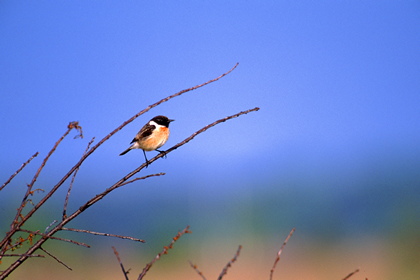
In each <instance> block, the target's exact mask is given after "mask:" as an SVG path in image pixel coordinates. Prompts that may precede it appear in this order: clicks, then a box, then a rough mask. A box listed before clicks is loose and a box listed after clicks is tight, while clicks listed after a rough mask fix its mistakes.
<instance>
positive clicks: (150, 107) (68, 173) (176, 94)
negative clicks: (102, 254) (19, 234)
mask: <svg viewBox="0 0 420 280" xmlns="http://www.w3.org/2000/svg"><path fill="white" fill-rule="evenodd" d="M238 64H239V63H236V64H235V66H234V67H232V68H231V69H230V70H229V71H227V72H226V73H224V74H222V75H220V76H219V77H217V78H215V79H212V80H209V81H207V82H205V83H202V84H200V85H197V86H194V87H191V88H188V89H184V90H181V91H180V92H177V93H175V94H173V95H170V96H168V97H166V98H163V99H161V100H160V101H158V102H156V103H154V104H152V105H149V106H148V107H146V108H145V109H143V110H141V111H140V112H138V113H137V114H135V115H134V116H133V117H131V118H130V119H128V120H127V121H125V122H123V123H122V124H121V125H120V126H118V127H117V128H116V129H114V130H113V131H112V132H110V133H109V134H108V135H106V136H105V137H104V138H103V139H102V140H101V141H99V142H98V143H97V144H96V145H94V146H93V147H92V148H91V149H90V150H89V151H88V152H87V153H86V154H85V155H83V156H82V157H81V158H80V160H79V161H78V162H77V163H76V164H75V165H74V166H73V167H72V168H71V169H70V170H69V171H68V172H67V174H65V175H64V176H63V178H61V180H60V181H59V182H58V183H57V184H56V185H55V186H54V187H53V188H52V189H51V190H50V192H49V193H48V194H46V195H45V196H44V198H42V199H41V200H40V201H39V202H38V203H37V204H36V205H35V206H34V207H33V208H32V209H31V210H30V211H29V212H28V213H27V214H26V215H25V216H24V217H23V216H21V220H20V221H19V222H17V219H16V227H15V228H19V227H21V226H22V225H23V224H24V223H25V222H26V221H27V220H28V219H29V218H30V217H31V216H32V215H33V214H34V213H35V212H36V211H37V210H38V209H39V208H40V207H41V206H42V205H43V204H44V203H45V202H46V201H47V200H48V199H49V198H50V197H51V196H52V195H53V194H54V193H55V192H56V191H57V190H58V188H59V187H60V186H61V185H62V184H63V183H64V182H65V181H66V180H67V179H68V178H69V177H70V175H71V174H73V172H74V171H75V170H76V169H77V168H79V167H80V166H81V165H82V163H83V162H84V161H85V160H86V158H88V157H89V156H90V155H91V154H92V153H93V152H94V151H95V150H96V149H97V148H98V147H100V146H101V145H102V144H103V143H104V142H105V141H107V140H108V139H109V138H111V137H112V136H113V135H114V134H115V133H117V132H118V131H120V130H121V129H123V128H124V127H125V126H126V125H128V124H129V123H131V122H132V121H134V120H135V119H136V118H137V117H139V116H141V115H143V114H144V113H146V112H148V111H149V110H151V109H152V108H154V107H156V106H158V105H160V104H162V103H164V102H166V101H169V100H170V99H172V98H174V97H177V96H180V95H182V94H184V93H186V92H189V91H193V90H195V89H198V88H201V87H203V86H205V85H208V84H210V83H213V82H216V81H218V80H219V79H221V78H223V77H224V76H226V75H228V74H229V73H231V72H232V71H233V70H234V69H235V68H236V67H237V66H238ZM71 124H72V123H70V124H69V126H68V128H69V129H71V128H76V129H78V130H79V131H81V129H79V128H80V126H79V125H78V123H74V124H75V125H71ZM142 168H144V167H142ZM142 168H141V169H142ZM137 172H138V171H137ZM137 172H134V173H133V174H132V175H134V174H135V173H137ZM132 175H131V176H132ZM131 176H129V177H126V178H124V179H123V180H122V181H121V182H119V184H121V183H123V182H124V181H126V180H127V179H129V178H130V177H131ZM117 187H118V186H117ZM110 191H111V190H110ZM107 193H108V192H107ZM107 193H105V195H106V194H107ZM101 198H102V197H101ZM101 198H99V199H101ZM99 199H98V200H99ZM96 201H97V200H96V197H95V198H94V199H93V200H92V201H89V202H88V203H86V204H85V205H84V206H82V207H83V209H86V208H88V207H89V206H91V205H92V204H93V203H95V202H96ZM82 207H81V208H82ZM81 212H83V211H81ZM74 214H75V216H77V215H78V214H80V212H78V213H77V214H76V213H74ZM19 216H20V213H19V215H17V217H19ZM75 216H74V217H75ZM74 217H73V218H74ZM73 218H71V219H68V218H67V219H66V220H67V222H69V221H70V220H72V219H73ZM67 222H65V223H67ZM65 223H64V224H65ZM14 232H15V231H13V228H12V229H11V230H10V231H9V232H8V233H7V234H6V236H5V237H4V238H3V240H2V241H1V243H0V248H3V250H4V248H5V247H6V246H5V245H6V244H7V242H9V239H10V238H11V237H12V235H13V234H14ZM2 253H4V252H3V251H2ZM0 258H1V254H0ZM21 261H22V260H19V263H20V262H21ZM8 273H9V272H8Z"/></svg>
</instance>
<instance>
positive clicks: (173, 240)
mask: <svg viewBox="0 0 420 280" xmlns="http://www.w3.org/2000/svg"><path fill="white" fill-rule="evenodd" d="M189 228H190V226H187V227H186V228H184V230H182V231H180V232H178V234H177V235H175V237H173V238H172V241H171V243H170V244H169V245H168V246H165V247H163V250H162V251H161V252H160V253H159V254H157V255H156V257H155V258H154V259H153V260H152V261H151V262H149V263H148V264H147V265H146V266H145V267H144V268H143V271H142V272H141V273H140V275H139V277H138V278H137V280H141V279H143V277H144V276H145V275H146V273H147V272H148V271H149V269H150V268H151V267H152V265H153V264H154V263H155V262H156V261H157V260H159V259H160V257H161V256H162V255H166V254H167V253H168V251H169V250H170V249H172V248H173V246H174V244H175V242H176V241H177V240H178V239H179V238H180V237H181V236H182V235H184V234H186V233H191V231H190V230H189Z"/></svg>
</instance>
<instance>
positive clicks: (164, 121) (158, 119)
mask: <svg viewBox="0 0 420 280" xmlns="http://www.w3.org/2000/svg"><path fill="white" fill-rule="evenodd" d="M150 121H154V122H155V123H157V124H160V125H163V126H166V127H169V123H170V122H173V121H174V120H170V119H168V118H167V117H165V116H156V117H154V118H153V119H151V120H150Z"/></svg>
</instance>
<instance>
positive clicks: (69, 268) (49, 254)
mask: <svg viewBox="0 0 420 280" xmlns="http://www.w3.org/2000/svg"><path fill="white" fill-rule="evenodd" d="M39 249H41V250H42V251H44V252H45V253H46V254H47V255H48V256H50V257H51V258H53V259H54V260H56V261H57V262H59V263H60V264H62V265H63V266H64V267H66V268H67V269H68V270H73V269H72V268H71V267H70V266H68V265H66V264H65V263H64V262H62V261H61V260H60V259H59V258H57V257H56V256H54V255H53V254H51V253H50V252H48V251H47V250H45V249H44V248H42V247H39Z"/></svg>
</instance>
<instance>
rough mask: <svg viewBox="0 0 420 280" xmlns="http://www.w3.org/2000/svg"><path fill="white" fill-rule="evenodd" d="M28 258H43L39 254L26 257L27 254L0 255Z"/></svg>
mask: <svg viewBox="0 0 420 280" xmlns="http://www.w3.org/2000/svg"><path fill="white" fill-rule="evenodd" d="M22 256H25V257H28V258H45V256H43V255H39V254H32V255H27V254H5V255H2V257H22Z"/></svg>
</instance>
